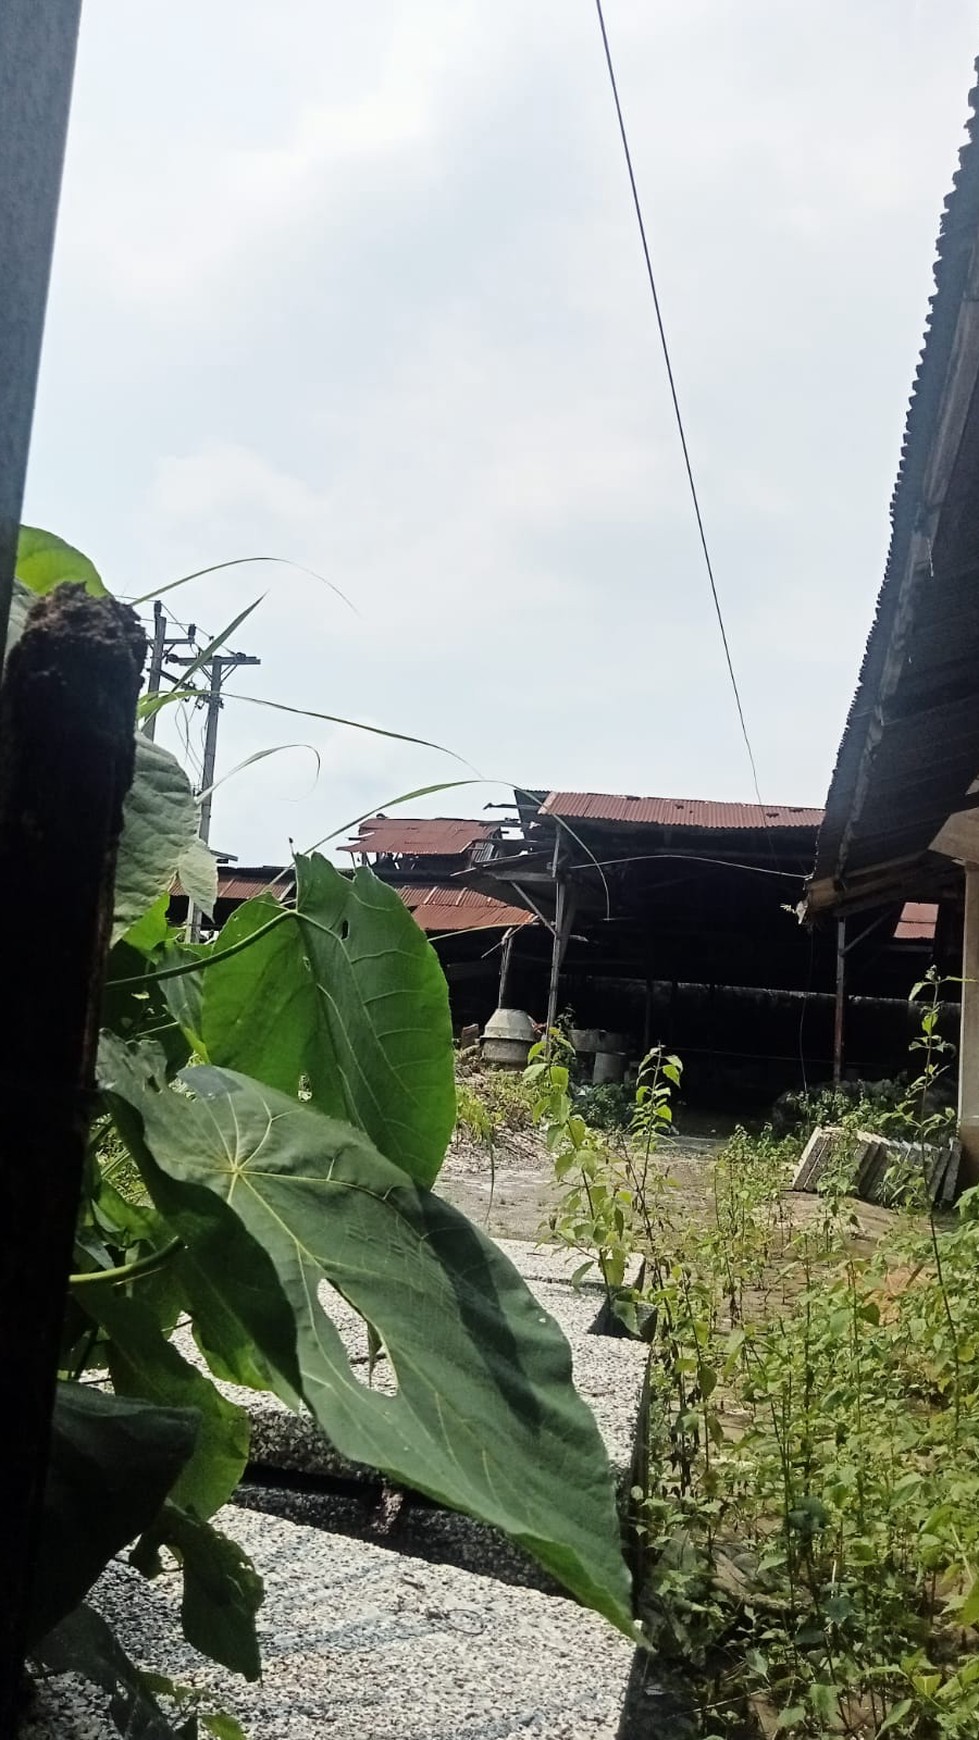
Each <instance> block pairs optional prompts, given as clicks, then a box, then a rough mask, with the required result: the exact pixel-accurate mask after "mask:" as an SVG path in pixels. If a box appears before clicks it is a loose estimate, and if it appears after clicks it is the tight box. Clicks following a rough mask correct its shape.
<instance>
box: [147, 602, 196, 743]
mask: <svg viewBox="0 0 979 1740" xmlns="http://www.w3.org/2000/svg"><path fill="white" fill-rule="evenodd" d="M168 626H169V625H168V623H167V619H166V617H165V616H164V614H163V605H162V604H161V603H160V600H159V599H157V600H156V602H155V604H154V605H153V643H152V646H151V648H150V669H149V675H148V677H147V679H146V693H147V695H158V694H159V693H160V685H161V683H162V681H163V666H164V664H165V663H166V661H167V660H168V659H169V658H171V656H172V654H173V651H174V648H175V647H178V646H189V647H190V648H191V650H193V648H194V647H195V646H196V645H197V629H196V628H195V626H194V624H193V623H190V625H189V627H188V630H187V633H186V635H181V636H180V637H179V639H177V640H168V639H167V628H168ZM183 662H184V663H186V662H187V661H186V660H184V661H183ZM143 736H144V737H149V738H150V739H152V738H154V737H155V736H156V713H155V712H153V713H151V714H150V716H149V718H148V719H147V721H146V724H145V725H144V726H143Z"/></svg>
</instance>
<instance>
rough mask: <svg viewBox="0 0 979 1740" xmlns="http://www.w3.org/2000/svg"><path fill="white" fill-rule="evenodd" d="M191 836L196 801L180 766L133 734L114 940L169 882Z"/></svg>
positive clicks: (194, 829) (118, 866)
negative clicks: (132, 768)
mask: <svg viewBox="0 0 979 1740" xmlns="http://www.w3.org/2000/svg"><path fill="white" fill-rule="evenodd" d="M196 838H197V803H196V801H195V798H194V794H193V792H192V790H191V787H190V781H189V780H188V778H187V775H186V774H185V773H184V770H183V768H182V767H181V766H180V763H179V762H178V761H177V760H176V759H175V757H174V756H172V755H171V754H170V752H169V750H166V749H162V748H161V747H160V745H159V744H158V743H151V742H150V740H149V738H147V737H143V736H142V735H137V737H136V770H135V773H134V776H133V783H132V785H131V786H130V788H129V791H128V792H127V794H126V801H125V804H124V806H123V823H122V837H121V839H120V841H119V856H118V859H117V862H116V889H115V912H114V916H113V926H112V940H113V942H117V941H118V939H119V938H120V937H123V936H125V934H126V932H127V931H128V930H129V929H130V927H131V926H132V925H134V924H135V923H136V921H137V919H140V918H142V916H143V914H144V913H145V912H148V911H149V909H150V907H151V906H154V905H155V904H156V902H157V901H158V900H159V898H160V895H161V894H163V893H164V892H165V891H166V890H167V889H168V888H169V887H170V885H171V883H172V882H173V881H174V878H175V877H176V875H177V870H178V867H179V865H180V861H181V858H182V857H183V855H184V853H185V852H187V850H188V848H189V847H190V846H191V844H192V842H193V841H194V840H196Z"/></svg>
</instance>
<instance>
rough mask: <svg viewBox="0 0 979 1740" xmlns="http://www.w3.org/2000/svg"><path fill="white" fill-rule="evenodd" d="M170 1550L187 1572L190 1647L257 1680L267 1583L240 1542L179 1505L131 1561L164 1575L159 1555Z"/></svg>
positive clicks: (167, 1511) (168, 1507)
mask: <svg viewBox="0 0 979 1740" xmlns="http://www.w3.org/2000/svg"><path fill="white" fill-rule="evenodd" d="M162 1546H165V1547H169V1549H170V1551H171V1552H172V1553H174V1554H175V1556H176V1557H177V1558H178V1559H179V1561H180V1564H181V1567H182V1569H183V1577H184V1591H183V1599H182V1601H181V1604H180V1617H181V1621H182V1623H183V1630H184V1636H185V1637H186V1639H187V1642H188V1643H190V1644H193V1646H194V1648H195V1649H199V1650H200V1651H201V1654H202V1655H207V1656H210V1658H211V1660H212V1661H219V1662H220V1663H221V1664H222V1666H223V1667H226V1668H230V1669H231V1671H232V1673H236V1674H244V1676H245V1678H246V1679H247V1680H257V1679H258V1677H259V1675H260V1673H261V1671H262V1663H261V1658H260V1656H259V1649H258V1638H257V1637H256V1635H255V1615H256V1613H257V1612H258V1610H259V1607H260V1606H261V1604H262V1597H263V1595H264V1593H265V1591H264V1586H263V1583H262V1579H261V1577H260V1576H259V1575H258V1572H257V1571H256V1570H255V1567H254V1565H253V1564H252V1562H251V1559H250V1558H249V1557H248V1554H247V1553H245V1552H244V1551H243V1550H242V1548H241V1547H239V1545H238V1543H237V1541H232V1540H229V1538H228V1536H227V1535H223V1534H222V1533H221V1532H220V1530H219V1529H215V1528H212V1527H211V1525H210V1523H206V1522H202V1521H201V1520H200V1518H199V1517H195V1516H191V1515H190V1514H189V1512H187V1511H186V1510H181V1509H180V1508H178V1506H177V1505H175V1504H173V1503H167V1504H165V1505H164V1507H163V1510H162V1511H161V1513H160V1516H159V1519H158V1520H157V1522H156V1523H154V1525H153V1527H152V1529H150V1530H149V1532H148V1534H147V1536H145V1537H144V1539H143V1540H141V1541H140V1542H139V1544H138V1546H137V1547H136V1548H135V1550H134V1551H133V1553H132V1554H131V1555H130V1557H131V1560H132V1563H133V1564H134V1565H135V1566H136V1567H137V1569H139V1570H142V1571H144V1572H145V1574H146V1575H147V1576H155V1575H156V1573H157V1571H158V1570H159V1569H160V1562H159V1549H160V1547H162Z"/></svg>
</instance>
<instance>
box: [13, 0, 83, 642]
mask: <svg viewBox="0 0 979 1740" xmlns="http://www.w3.org/2000/svg"><path fill="white" fill-rule="evenodd" d="M80 6H81V0H43V4H42V3H41V0H0V408H2V415H0V656H2V648H3V645H4V643H5V641H6V638H7V617H8V614H9V610H10V594H11V583H12V578H13V569H14V560H15V557H16V551H17V536H18V532H19V529H20V518H21V506H22V503H23V498H24V477H25V474H26V471H27V452H28V447H29V445H30V437H31V421H32V418H33V415H34V397H35V393H36V389H37V371H38V363H39V361H40V355H41V335H42V332H43V330H44V310H45V306H46V303H47V294H48V281H49V278H50V272H51V252H52V248H53V245H54V225H55V217H56V215H57V210H58V195H59V192H60V188H61V168H62V162H63V159H64V148H65V134H66V132H67V128H68V106H69V102H70V99H71V82H72V76H73V73H74V65H75V45H76V41H77V37H78V17H79V11H80Z"/></svg>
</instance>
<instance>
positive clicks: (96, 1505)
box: [29, 1384, 198, 1644]
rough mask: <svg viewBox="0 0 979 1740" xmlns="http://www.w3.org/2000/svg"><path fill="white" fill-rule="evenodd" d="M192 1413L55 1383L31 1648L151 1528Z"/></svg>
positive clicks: (194, 1421) (184, 1449) (191, 1432)
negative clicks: (117, 1556) (117, 1555)
mask: <svg viewBox="0 0 979 1740" xmlns="http://www.w3.org/2000/svg"><path fill="white" fill-rule="evenodd" d="M197 1431H198V1415H197V1414H196V1413H195V1412H194V1411H193V1410H192V1409H185V1408H157V1407H153V1406H152V1405H151V1404H150V1403H148V1402H136V1401H131V1400H129V1399H128V1398H127V1397H123V1396H110V1395H104V1394H103V1393H102V1392H101V1391H99V1390H93V1389H89V1388H87V1387H85V1386H84V1385H81V1384H59V1385H58V1396H57V1402H56V1405H55V1412H54V1425H53V1428H52V1434H51V1457H50V1462H49V1465H48V1478H47V1485H46V1487H45V1495H44V1512H43V1517H42V1522H41V1539H40V1545H39V1549H38V1555H37V1560H36V1562H35V1571H34V1590H33V1597H32V1602H31V1613H30V1622H29V1641H30V1643H31V1644H33V1643H34V1642H36V1641H37V1640H38V1639H39V1638H42V1637H44V1636H45V1634H46V1633H47V1632H49V1631H50V1630H51V1628H52V1626H54V1625H56V1624H57V1623H58V1621H59V1620H61V1619H63V1618H64V1617H65V1615H66V1614H68V1613H70V1612H71V1610H72V1608H73V1607H76V1606H77V1605H78V1602H79V1601H80V1600H81V1599H82V1596H83V1595H85V1594H87V1592H88V1590H89V1589H90V1588H91V1587H92V1584H93V1583H94V1582H95V1579H96V1578H97V1577H98V1575H99V1573H100V1571H101V1570H102V1569H103V1568H104V1566H105V1565H107V1564H108V1562H109V1560H110V1559H111V1558H112V1557H113V1555H114V1554H115V1553H117V1552H119V1550H120V1549H121V1548H122V1547H124V1546H126V1545H127V1543H128V1542H129V1541H132V1540H135V1538H136V1536H137V1535H138V1534H140V1533H141V1532H142V1530H143V1529H145V1528H146V1527H148V1525H149V1524H150V1523H151V1522H152V1521H153V1519H154V1517H155V1516H156V1515H157V1513H158V1511H159V1509H160V1506H161V1505H162V1503H163V1500H164V1499H165V1498H166V1495H167V1493H168V1492H169V1491H170V1488H171V1487H172V1486H173V1484H174V1481H175V1480H176V1479H177V1478H178V1476H179V1474H180V1472H181V1469H182V1468H183V1467H184V1466H185V1464H186V1463H187V1462H188V1461H189V1460H190V1457H191V1456H192V1455H193V1451H194V1445H195V1443H196V1441H197Z"/></svg>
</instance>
